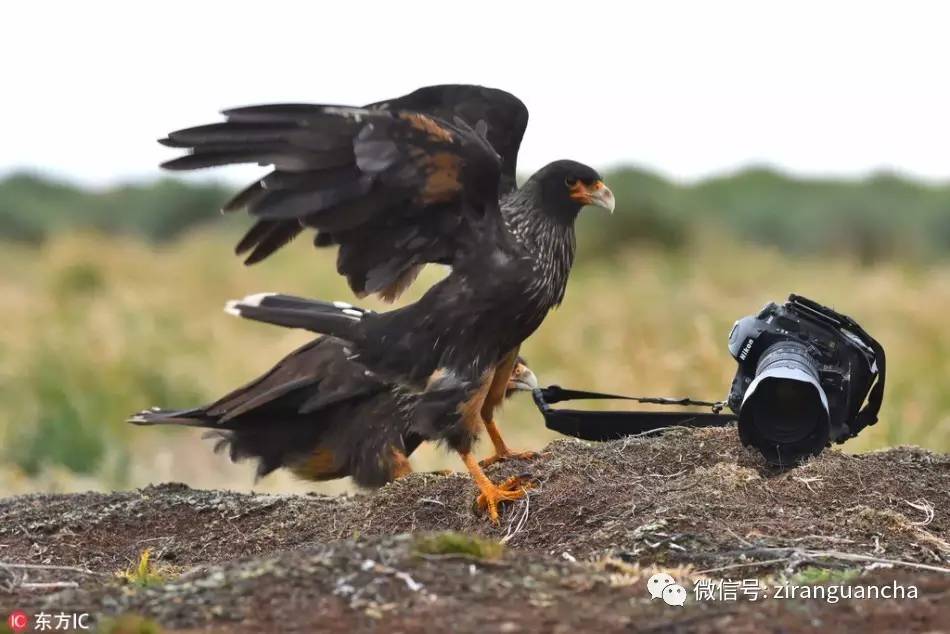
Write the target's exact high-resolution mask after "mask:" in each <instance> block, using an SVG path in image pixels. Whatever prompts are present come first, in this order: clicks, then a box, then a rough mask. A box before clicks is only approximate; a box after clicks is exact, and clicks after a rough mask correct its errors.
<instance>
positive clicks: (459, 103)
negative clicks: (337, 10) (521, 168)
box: [366, 84, 528, 194]
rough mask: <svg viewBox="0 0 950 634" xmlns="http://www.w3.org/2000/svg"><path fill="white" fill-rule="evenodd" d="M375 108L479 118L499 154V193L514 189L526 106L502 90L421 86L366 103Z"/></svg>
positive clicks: (473, 121)
mask: <svg viewBox="0 0 950 634" xmlns="http://www.w3.org/2000/svg"><path fill="white" fill-rule="evenodd" d="M366 107H367V108H372V109H378V110H409V111H412V112H420V113H422V114H427V115H430V116H433V117H438V118H439V119H442V120H444V121H454V120H455V118H456V117H458V118H460V119H462V120H463V121H465V123H467V124H468V125H470V126H472V127H475V126H476V125H478V122H479V121H483V122H484V123H485V125H486V127H487V130H486V137H487V138H488V142H489V143H490V144H491V146H492V147H493V148H494V149H495V152H497V153H498V155H499V156H500V157H501V163H502V166H501V182H500V185H501V187H500V192H499V193H501V194H507V193H509V192H512V191H514V190H515V189H516V188H517V182H516V180H515V177H516V172H517V167H518V150H519V149H520V148H521V140H522V139H523V138H524V133H525V130H526V129H527V127H528V108H527V107H526V106H525V105H524V103H523V102H522V101H521V100H520V99H518V98H517V97H515V96H514V95H512V94H511V93H509V92H505V91H504V90H499V89H497V88H488V87H486V86H474V85H470V84H443V85H439V86H425V87H423V88H419V89H417V90H414V91H413V92H411V93H409V94H408V95H404V96H402V97H398V98H396V99H388V100H386V101H379V102H376V103H373V104H370V105H368V106H366Z"/></svg>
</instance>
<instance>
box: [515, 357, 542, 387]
mask: <svg viewBox="0 0 950 634" xmlns="http://www.w3.org/2000/svg"><path fill="white" fill-rule="evenodd" d="M539 387H540V384H539V383H538V377H537V376H535V374H534V372H532V371H531V368H529V367H528V366H526V365H525V364H523V363H518V364H516V365H515V367H514V370H512V371H511V378H510V379H509V380H508V391H509V392H514V391H527V392H531V391H533V390H536V389H538V388H539Z"/></svg>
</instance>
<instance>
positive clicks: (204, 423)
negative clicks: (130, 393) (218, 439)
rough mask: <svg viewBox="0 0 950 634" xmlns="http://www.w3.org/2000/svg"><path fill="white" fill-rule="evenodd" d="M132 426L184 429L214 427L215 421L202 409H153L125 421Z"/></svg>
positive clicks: (143, 411)
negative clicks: (181, 427) (176, 427)
mask: <svg viewBox="0 0 950 634" xmlns="http://www.w3.org/2000/svg"><path fill="white" fill-rule="evenodd" d="M126 422H128V423H132V424H133V425H183V426H186V427H214V426H216V424H217V419H216V418H215V417H213V416H209V415H208V414H207V413H206V412H205V410H204V409H202V408H194V409H161V408H159V407H153V408H151V409H143V410H142V411H141V412H138V413H137V414H135V415H133V416H131V417H130V418H128V420H126Z"/></svg>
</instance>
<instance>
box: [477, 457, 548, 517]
mask: <svg viewBox="0 0 950 634" xmlns="http://www.w3.org/2000/svg"><path fill="white" fill-rule="evenodd" d="M459 456H461V458H462V462H464V463H465V466H466V467H467V468H468V472H469V473H470V474H472V479H473V480H475V484H476V485H477V486H478V490H479V491H481V494H480V495H479V496H478V498H477V499H476V500H475V504H476V505H477V506H478V508H479V509H481V510H487V511H488V517H489V519H491V522H492V524H498V505H499V503H501V502H508V501H512V500H520V499H521V498H523V497H524V496H525V495H527V490H528V489H530V488H531V487H532V485H531V483H530V482H528V481H527V480H525V479H524V478H520V477H514V478H509V479H508V480H506V481H505V482H504V483H502V484H500V485H497V484H494V483H493V482H492V481H491V480H489V479H488V476H486V475H485V472H484V471H482V468H481V467H480V466H479V465H478V460H476V459H475V457H474V456H473V455H472V454H470V453H462V452H460V453H459Z"/></svg>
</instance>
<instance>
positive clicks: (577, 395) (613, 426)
mask: <svg viewBox="0 0 950 634" xmlns="http://www.w3.org/2000/svg"><path fill="white" fill-rule="evenodd" d="M595 399H596V400H600V399H611V400H623V401H635V402H637V403H645V404H653V405H671V406H678V407H687V406H702V407H709V408H711V410H712V411H711V412H693V411H684V412H677V411H632V412H622V411H621V412H616V411H588V410H576V409H555V408H553V407H551V405H553V404H554V403H561V402H563V401H573V400H595ZM534 402H535V404H536V405H537V406H538V409H539V410H540V411H541V414H542V415H543V416H544V422H545V425H546V426H547V428H548V429H552V430H554V431H556V432H559V433H562V434H565V435H568V436H574V437H575V438H581V439H583V440H595V441H604V440H615V439H618V438H623V437H625V436H633V435H637V434H644V433H650V432H653V431H658V430H661V429H666V428H669V427H722V426H725V425H728V424H730V423H732V422H733V421H735V420H736V417H735V416H734V415H732V414H724V413H722V410H723V408H724V407H725V405H726V403H725V401H699V400H696V399H692V398H688V397H687V398H668V397H663V396H623V395H619V394H605V393H602V392H589V391H586V390H570V389H566V388H562V387H561V386H559V385H551V386H549V387H545V388H538V389H536V390H534Z"/></svg>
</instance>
